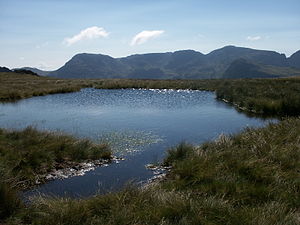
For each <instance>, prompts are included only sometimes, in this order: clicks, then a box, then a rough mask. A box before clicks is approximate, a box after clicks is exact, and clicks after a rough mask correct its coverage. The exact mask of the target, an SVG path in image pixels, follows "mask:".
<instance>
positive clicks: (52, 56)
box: [0, 0, 300, 70]
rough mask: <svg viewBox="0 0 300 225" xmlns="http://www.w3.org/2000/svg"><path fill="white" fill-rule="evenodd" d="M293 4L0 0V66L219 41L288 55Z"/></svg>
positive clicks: (293, 39)
mask: <svg viewBox="0 0 300 225" xmlns="http://www.w3.org/2000/svg"><path fill="white" fill-rule="evenodd" d="M299 12H300V1H299V0H284V1H282V0H251V1H242V0H206V1H204V0H172V1H171V0H149V1H146V0H144V1H143V0H120V1H116V0H109V1H108V0H106V1H101V0H98V1H96V0H0V49H1V54H0V66H7V67H9V68H15V67H22V66H33V67H38V68H40V69H44V70H54V69H57V68H59V67H60V66H62V65H63V64H64V63H65V62H66V61H67V60H69V59H70V58H71V57H72V56H73V55H75V54H77V53H82V52H88V53H101V54H108V55H111V56H113V57H122V56H127V55H131V54H137V53H149V52H168V51H175V50H182V49H194V50H197V51H200V52H202V53H209V52H210V51H212V50H214V49H217V48H221V47H223V46H226V45H236V46H243V47H251V48H257V49H266V50H275V51H278V52H280V53H285V54H286V55H287V56H289V55H291V54H292V53H294V52H295V51H297V50H299V49H300V13H299Z"/></svg>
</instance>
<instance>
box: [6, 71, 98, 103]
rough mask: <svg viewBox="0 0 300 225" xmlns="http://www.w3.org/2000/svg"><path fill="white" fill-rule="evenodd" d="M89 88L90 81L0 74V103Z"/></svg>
mask: <svg viewBox="0 0 300 225" xmlns="http://www.w3.org/2000/svg"><path fill="white" fill-rule="evenodd" d="M91 86H92V81H90V80H67V79H64V80H63V79H54V78H50V77H40V76H34V75H30V74H18V73H3V72H2V73H0V101H1V102H7V101H17V100H20V99H23V98H29V97H33V96H42V95H47V94H55V93H68V92H75V91H79V90H80V89H81V88H85V87H91Z"/></svg>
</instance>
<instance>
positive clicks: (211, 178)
mask: <svg viewBox="0 0 300 225" xmlns="http://www.w3.org/2000/svg"><path fill="white" fill-rule="evenodd" d="M0 75H3V73H2V74H0ZM5 76H8V75H5V74H4V76H2V78H1V76H0V79H2V80H0V81H1V82H0V87H1V88H0V90H1V91H0V96H1V97H0V100H1V101H4V100H16V99H21V98H25V97H30V96H34V95H41V94H49V93H56V92H63V91H66V92H68V91H69V90H70V91H72V90H71V89H68V86H70V87H72V88H74V87H76V88H78V89H76V88H75V89H73V90H79V89H80V88H82V87H95V88H106V89H107V88H109V89H117V88H159V89H165V88H167V89H194V90H210V91H216V94H217V98H219V99H225V100H227V101H228V102H230V103H232V104H234V105H235V106H236V107H238V108H241V109H243V110H248V111H252V112H253V113H259V114H267V115H272V116H275V115H276V116H282V115H299V113H300V110H299V105H300V104H299V98H300V96H299V93H300V91H299V88H300V79H299V78H289V79H268V80H264V79H248V80H197V81H192V80H187V81H183V80H174V81H167V80H157V81H155V80H120V79H113V80H85V81H82V80H57V79H52V78H39V77H36V78H32V77H28V78H26V77H20V75H18V76H17V77H14V76H15V75H13V76H12V77H9V78H5ZM22 76H23V75H22ZM26 76H27V75H26ZM28 76H30V75H28ZM3 78H4V79H3ZM27 79H28V80H27ZM48 80H49V81H48ZM3 82H4V83H3ZM40 82H41V83H40ZM47 82H48V83H47ZM36 84H39V85H37V86H35V85H36ZM40 84H42V85H40ZM75 84H76V85H78V86H76V85H75ZM43 85H44V86H43ZM73 85H75V86H73ZM39 87H45V90H41V89H39ZM47 87H48V88H49V89H47ZM58 87H59V88H58ZM35 91H36V92H35ZM3 96H4V97H3ZM36 132H37V131H36V130H35V129H33V128H27V130H24V131H21V132H17V131H6V130H3V129H0V156H1V157H0V165H1V167H0V169H1V170H0V173H1V174H0V175H1V177H2V178H3V179H2V180H1V181H0V197H1V198H0V201H1V205H0V215H1V217H0V220H1V219H2V220H3V219H5V224H45V225H52V224H55V225H57V224H72V225H73V224H74V225H76V224H91V225H92V224H112V225H113V224H118V225H119V224H120V225H122V224H164V225H169V224H170V225H171V224H175V225H176V224H181V225H184V224H197V225H198V224H222V225H223V224H234V225H236V224H247V225H254V224H255V225H256V224H258V225H274V224H276V225H296V224H297V225H298V224H300V179H299V171H300V118H285V119H284V120H283V121H281V122H279V123H277V124H270V125H269V126H267V127H265V128H259V129H251V128H247V129H246V130H245V131H244V132H242V133H240V134H236V135H230V136H225V135H221V136H220V137H219V138H218V139H217V140H215V141H211V142H207V143H204V144H202V145H201V146H192V145H189V144H187V143H181V144H179V145H178V146H177V147H174V148H172V149H170V150H169V151H168V155H167V157H166V159H165V161H164V163H165V164H166V165H172V171H171V172H170V174H169V175H168V179H167V180H165V181H164V182H163V183H161V184H159V185H155V186H151V187H149V188H142V189H140V188H137V187H127V188H125V189H123V190H122V191H120V192H116V193H110V194H106V195H97V196H94V197H90V198H87V199H65V198H39V199H36V200H35V201H34V202H33V204H32V205H30V206H27V207H25V206H23V205H22V204H21V202H20V200H19V199H18V197H17V195H16V192H15V190H14V187H17V186H19V185H20V183H19V182H21V184H23V183H24V182H25V183H26V182H28V181H29V182H30V181H31V182H33V181H34V177H35V175H36V174H38V173H39V172H42V171H47V170H48V169H49V168H51V166H53V165H55V164H57V163H61V162H64V161H68V160H75V161H76V160H80V159H82V158H86V157H87V158H93V157H99V155H97V154H98V151H97V147H95V146H94V145H93V144H91V143H90V142H89V141H86V140H81V141H78V140H76V139H74V138H72V137H69V136H64V135H63V136H61V135H56V134H54V135H53V134H51V133H50V134H49V133H43V132H41V133H39V132H37V133H36ZM46 149H47V151H46ZM83 149H88V150H87V151H82V150H83ZM104 149H105V151H104V152H103V154H104V155H102V156H103V157H109V156H110V153H109V151H106V150H107V149H106V147H105V148H104ZM48 150H49V151H48ZM100 152H101V151H100ZM1 171H2V172H1ZM12 177H14V178H15V179H13V180H12Z"/></svg>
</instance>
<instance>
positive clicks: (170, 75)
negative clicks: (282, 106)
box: [26, 46, 300, 79]
mask: <svg viewBox="0 0 300 225" xmlns="http://www.w3.org/2000/svg"><path fill="white" fill-rule="evenodd" d="M26 69H34V68H28V67H27V68H26ZM34 72H36V73H38V74H40V75H47V76H52V77H58V78H141V79H204V78H260V77H262V78H268V77H283V76H297V75H300V51H297V52H296V53H294V54H293V55H291V56H290V57H286V56H285V55H284V54H280V53H278V52H275V51H266V50H256V49H250V48H243V47H235V46H226V47H223V48H220V49H217V50H214V51H212V52H210V53H209V54H202V53H201V52H197V51H194V50H181V51H175V52H166V53H148V54H136V55H131V56H127V57H122V58H113V57H111V56H108V55H102V54H88V53H81V54H77V55H75V56H74V57H72V58H71V59H70V60H69V61H68V62H67V63H66V64H65V65H64V66H62V67H61V68H59V69H58V70H55V71H52V72H51V71H37V70H34Z"/></svg>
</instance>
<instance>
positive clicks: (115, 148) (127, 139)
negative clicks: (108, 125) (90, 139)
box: [100, 130, 163, 156]
mask: <svg viewBox="0 0 300 225" xmlns="http://www.w3.org/2000/svg"><path fill="white" fill-rule="evenodd" d="M161 141H163V139H162V138H161V137H159V136H158V135H155V134H153V133H152V132H147V131H133V130H126V131H112V132H107V133H104V134H102V135H100V142H101V143H103V142H105V143H107V144H108V145H109V146H110V147H111V149H112V152H113V154H114V155H118V156H124V155H127V154H134V153H137V152H141V151H143V150H145V148H146V147H147V146H149V145H151V144H156V143H158V142H161Z"/></svg>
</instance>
